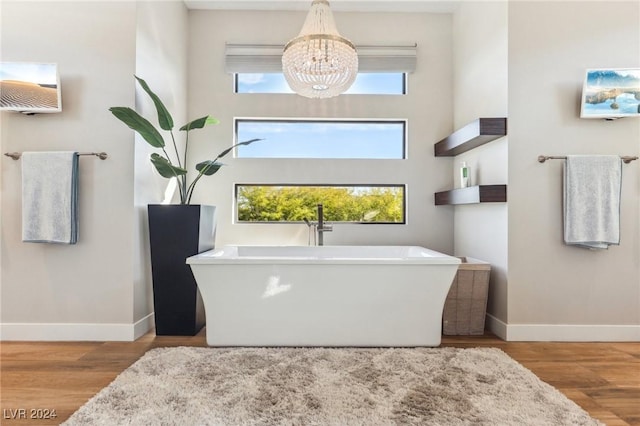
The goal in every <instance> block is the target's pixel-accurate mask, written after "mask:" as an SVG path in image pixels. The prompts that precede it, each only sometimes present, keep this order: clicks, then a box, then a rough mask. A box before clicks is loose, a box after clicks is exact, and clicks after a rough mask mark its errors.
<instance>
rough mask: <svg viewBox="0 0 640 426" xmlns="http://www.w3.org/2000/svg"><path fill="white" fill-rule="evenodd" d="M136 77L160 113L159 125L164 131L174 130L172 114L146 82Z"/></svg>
mask: <svg viewBox="0 0 640 426" xmlns="http://www.w3.org/2000/svg"><path fill="white" fill-rule="evenodd" d="M134 77H135V78H136V80H138V83H140V86H142V88H143V89H144V91H145V92H147V94H148V95H149V97H150V98H151V100H152V101H153V103H154V104H155V106H156V110H157V111H158V124H159V125H160V128H161V129H162V130H171V129H173V118H172V117H171V114H170V113H169V111H168V110H167V108H166V107H165V106H164V104H163V103H162V101H161V100H160V98H159V97H158V96H157V95H156V94H155V93H153V92H152V91H151V89H150V88H149V85H147V82H146V81H144V80H143V79H141V78H139V77H137V76H134Z"/></svg>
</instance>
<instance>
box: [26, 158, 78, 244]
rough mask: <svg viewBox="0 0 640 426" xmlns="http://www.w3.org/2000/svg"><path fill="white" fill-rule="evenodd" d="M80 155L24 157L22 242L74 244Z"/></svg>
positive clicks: (76, 223) (76, 237) (76, 231)
mask: <svg viewBox="0 0 640 426" xmlns="http://www.w3.org/2000/svg"><path fill="white" fill-rule="evenodd" d="M77 239H78V153H77V152H24V153H23V154H22V241H25V242H32V243H62V244H75V243H76V241H77Z"/></svg>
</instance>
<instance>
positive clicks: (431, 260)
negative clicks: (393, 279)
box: [186, 244, 461, 265]
mask: <svg viewBox="0 0 640 426" xmlns="http://www.w3.org/2000/svg"><path fill="white" fill-rule="evenodd" d="M241 247H250V248H260V249H269V248H290V249H296V248H303V250H306V247H312V248H315V249H316V250H330V249H331V248H335V247H338V248H340V250H344V249H356V250H357V249H358V248H361V247H384V248H405V249H411V248H416V249H419V250H420V251H422V252H425V253H428V254H429V256H406V257H371V256H370V257H320V256H291V255H287V256H241V255H239V254H238V250H237V249H238V248H241ZM186 263H187V264H189V265H209V264H211V265H238V264H244V265H252V264H253V265H264V264H268V265H288V264H295V265H303V264H309V265H318V264H323V265H376V264H381V265H393V264H397V265H452V264H457V265H459V264H460V263H461V260H460V259H459V258H458V257H455V256H450V255H447V254H445V253H442V252H438V251H435V250H432V249H428V248H426V247H422V246H417V245H393V246H392V245H385V246H366V245H341V246H294V245H239V244H228V245H225V246H223V247H220V248H216V249H212V250H208V251H205V252H202V253H199V254H197V255H194V256H191V257H188V258H187V259H186Z"/></svg>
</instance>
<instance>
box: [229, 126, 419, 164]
mask: <svg viewBox="0 0 640 426" xmlns="http://www.w3.org/2000/svg"><path fill="white" fill-rule="evenodd" d="M406 124H407V123H406V121H404V120H388V121H381V120H358V121H353V120H349V121H346V120H343V121H342V120H341V121H338V120H308V119H301V120H258V119H236V140H238V141H244V140H249V139H254V138H263V139H265V143H255V144H251V145H247V146H240V147H238V151H237V156H238V157H240V158H350V159H403V158H405V145H406V143H405V141H406Z"/></svg>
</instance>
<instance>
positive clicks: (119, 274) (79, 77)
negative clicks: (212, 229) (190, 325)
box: [0, 1, 188, 340]
mask: <svg viewBox="0 0 640 426" xmlns="http://www.w3.org/2000/svg"><path fill="white" fill-rule="evenodd" d="M187 21H188V14H187V11H186V8H185V6H184V4H183V3H182V2H178V1H176V2H140V3H136V2H88V3H85V2H11V1H9V2H7V1H3V3H2V21H1V23H2V26H1V34H2V39H1V40H2V60H12V61H41V62H57V63H58V66H59V71H60V75H61V87H62V98H63V99H62V103H63V111H62V113H60V114H51V115H35V116H25V115H20V114H16V113H9V112H2V113H1V114H0V118H1V119H2V130H1V132H2V133H1V136H2V137H1V142H2V152H7V151H29V150H33V151H36V150H78V151H106V152H107V153H108V154H109V158H108V159H107V160H106V161H100V160H98V159H96V158H93V157H81V160H80V212H79V215H80V231H79V241H78V244H76V245H72V246H65V245H50V244H26V243H22V242H21V195H20V188H21V182H20V170H21V169H20V162H19V161H16V162H13V161H12V160H8V159H7V158H6V157H3V158H4V160H2V168H1V169H0V170H1V171H2V178H1V182H2V199H1V200H0V201H1V203H2V209H1V210H2V213H1V214H2V224H3V227H2V234H1V240H2V257H1V273H0V275H1V278H2V281H1V286H2V287H1V291H2V297H1V299H2V301H1V305H2V312H1V317H0V322H1V323H2V339H6V340H9V339H12V340H16V339H20V340H34V339H35V340H58V339H65V340H132V339H134V338H135V337H137V336H139V335H141V334H142V333H144V332H146V331H147V330H148V329H149V327H150V326H152V324H153V322H152V311H153V306H152V301H153V299H152V296H151V284H150V267H149V253H148V252H149V249H148V231H147V217H146V204H147V203H152V202H159V201H161V200H162V196H163V193H164V187H163V185H165V184H166V180H164V179H158V178H157V176H156V175H154V172H153V169H152V167H151V166H150V164H149V161H148V154H149V150H148V149H147V147H146V145H145V143H144V142H143V141H136V140H134V139H135V138H134V133H133V132H132V131H131V130H129V129H128V128H127V127H126V126H125V125H123V124H122V123H120V122H118V121H117V120H116V119H115V118H114V117H113V116H112V114H111V113H110V112H109V111H108V109H109V107H111V106H130V107H134V106H135V107H136V108H139V109H140V110H142V111H143V112H144V114H145V115H147V113H151V112H153V113H154V111H155V110H154V109H153V106H152V105H150V104H149V102H148V101H147V98H146V94H144V93H143V92H142V91H141V90H140V89H139V88H137V87H136V85H135V84H136V83H135V80H134V77H133V76H134V74H139V75H140V76H141V77H143V78H145V79H147V80H148V82H149V84H150V85H151V86H152V88H153V89H154V90H155V91H156V92H157V93H158V94H159V95H160V96H161V97H162V98H163V100H165V103H166V105H167V107H168V108H170V109H171V110H172V112H174V117H175V119H176V122H178V123H181V124H182V122H183V121H184V120H185V117H186V108H187V107H186V66H187V51H188V43H187V30H186V27H187ZM25 22H29V25H25V24H24V23H25ZM33 28H38V29H39V30H38V31H33ZM45 34H46V36H44V35H45Z"/></svg>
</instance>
